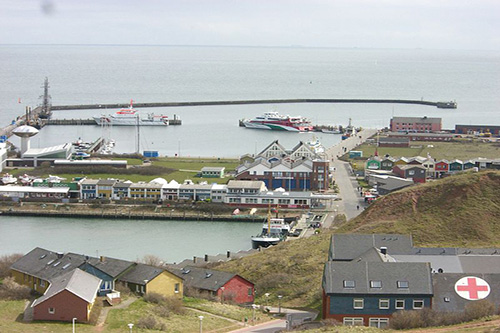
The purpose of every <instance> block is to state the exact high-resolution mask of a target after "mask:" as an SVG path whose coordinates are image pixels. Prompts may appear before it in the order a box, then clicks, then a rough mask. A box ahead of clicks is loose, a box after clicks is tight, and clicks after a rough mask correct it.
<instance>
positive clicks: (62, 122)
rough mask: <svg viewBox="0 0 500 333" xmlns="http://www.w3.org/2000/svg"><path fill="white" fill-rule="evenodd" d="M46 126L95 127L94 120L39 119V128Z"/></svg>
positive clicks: (175, 122)
mask: <svg viewBox="0 0 500 333" xmlns="http://www.w3.org/2000/svg"><path fill="white" fill-rule="evenodd" d="M168 124H169V125H171V126H175V125H182V121H181V120H180V119H177V118H174V119H169V121H168ZM47 125H65V126H68V125H96V126H97V123H96V122H95V120H94V119H41V120H40V122H39V126H40V127H45V126H47Z"/></svg>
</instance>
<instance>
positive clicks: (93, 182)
mask: <svg viewBox="0 0 500 333" xmlns="http://www.w3.org/2000/svg"><path fill="white" fill-rule="evenodd" d="M98 182H99V179H84V180H83V181H82V182H81V183H80V184H81V185H97V183H98Z"/></svg>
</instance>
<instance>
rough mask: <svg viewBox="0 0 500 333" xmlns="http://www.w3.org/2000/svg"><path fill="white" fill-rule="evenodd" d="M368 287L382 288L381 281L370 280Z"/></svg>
mask: <svg viewBox="0 0 500 333" xmlns="http://www.w3.org/2000/svg"><path fill="white" fill-rule="evenodd" d="M370 288H382V281H378V280H371V281H370Z"/></svg>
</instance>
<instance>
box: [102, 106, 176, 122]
mask: <svg viewBox="0 0 500 333" xmlns="http://www.w3.org/2000/svg"><path fill="white" fill-rule="evenodd" d="M93 118H94V120H95V122H96V123H97V125H112V126H168V124H169V121H168V116H164V115H159V116H157V115H155V114H154V113H148V114H147V116H146V117H143V118H141V117H140V116H139V113H138V111H137V110H136V109H134V108H133V101H130V106H129V108H124V109H121V110H120V111H117V112H116V113H114V114H112V115H107V116H106V115H101V116H99V117H93Z"/></svg>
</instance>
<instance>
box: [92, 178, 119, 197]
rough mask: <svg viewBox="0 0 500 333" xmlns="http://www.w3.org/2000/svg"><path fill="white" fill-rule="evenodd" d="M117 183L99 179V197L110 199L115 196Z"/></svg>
mask: <svg viewBox="0 0 500 333" xmlns="http://www.w3.org/2000/svg"><path fill="white" fill-rule="evenodd" d="M116 182H117V181H116V180H115V179H99V181H98V182H97V197H98V198H104V199H110V198H111V197H112V196H113V186H114V185H115V184H116Z"/></svg>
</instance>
